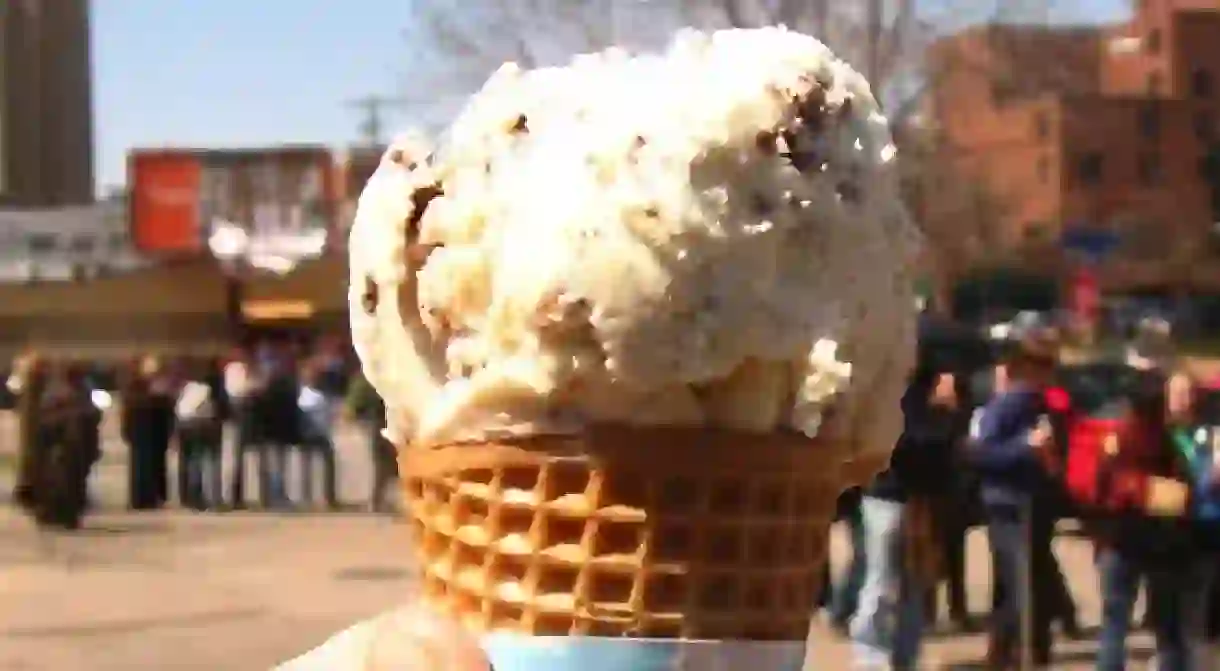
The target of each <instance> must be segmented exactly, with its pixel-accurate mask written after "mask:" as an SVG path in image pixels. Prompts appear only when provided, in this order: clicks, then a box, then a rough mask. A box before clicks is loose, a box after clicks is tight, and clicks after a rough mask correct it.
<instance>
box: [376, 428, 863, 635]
mask: <svg viewBox="0 0 1220 671" xmlns="http://www.w3.org/2000/svg"><path fill="white" fill-rule="evenodd" d="M845 452H846V448H843V447H841V446H836V445H826V444H817V443H815V442H814V441H811V440H810V439H809V438H807V437H805V436H802V435H799V434H795V433H777V434H770V435H758V434H744V433H736V432H718V431H713V430H702V429H700V430H691V429H667V428H635V427H622V426H612V427H607V426H602V427H593V428H590V429H589V430H587V431H586V432H584V433H583V434H581V435H579V436H533V437H529V438H524V439H518V440H512V441H500V442H494V441H491V442H485V443H469V444H461V445H451V446H445V447H440V448H431V449H417V448H407V449H402V450H400V453H399V461H400V467H401V471H402V473H403V486H404V488H405V493H406V497H407V501H408V504H409V513H408V514H409V516H410V519H411V522H412V525H413V530H414V533H415V545H416V552H417V555H418V557H417V559H418V560H419V565H420V567H421V569H422V573H423V575H422V596H423V598H424V599H425V600H426V601H427V602H429V603H430V604H431V605H432V606H434V607H437V608H439V609H440V610H442V611H444V612H447V613H448V614H450V615H453V616H455V617H457V618H458V619H460V620H461V621H462V622H463V623H464V624H465V625H466V626H468V627H470V628H472V629H474V630H477V631H493V630H501V631H502V630H508V631H516V632H520V633H526V634H532V635H538V636H547V635H560V636H566V635H590V636H630V637H643V638H670V639H672V638H684V639H741V640H773V641H804V640H805V639H806V637H807V634H808V630H809V625H810V619H811V617H812V614H813V604H814V600H815V598H816V596H817V593H818V590H819V589H820V588H821V577H822V573H821V569H822V567H823V565H824V562H825V561H826V553H827V544H828V529H829V525H830V523H831V522H832V520H833V517H834V514H835V502H836V499H837V496H838V494H839V492H840V491H842V490H843V489H844V488H846V487H849V486H852V485H853V484H856V483H857V482H859V481H862V480H864V479H867V478H866V475H868V476H871V474H872V473H871V472H867V471H872V472H875V470H876V469H877V468H879V467H883V466H884V461H883V460H881V461H879V460H876V459H871V460H867V459H866V460H863V461H859V460H852V459H851V458H850V455H849V454H846V453H845ZM866 472H867V473H866Z"/></svg>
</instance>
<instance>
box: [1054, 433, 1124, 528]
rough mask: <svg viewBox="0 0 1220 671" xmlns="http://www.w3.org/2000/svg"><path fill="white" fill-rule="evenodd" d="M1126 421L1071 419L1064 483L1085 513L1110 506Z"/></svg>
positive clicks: (1074, 500) (1073, 499)
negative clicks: (1114, 470)
mask: <svg viewBox="0 0 1220 671" xmlns="http://www.w3.org/2000/svg"><path fill="white" fill-rule="evenodd" d="M1124 424H1125V420H1124V419H1123V418H1116V417H1110V418H1092V417H1075V418H1072V419H1070V420H1069V425H1068V431H1067V435H1068V439H1067V440H1068V450H1067V464H1066V468H1065V471H1064V481H1065V482H1064V484H1065V485H1066V486H1067V491H1068V496H1069V497H1070V498H1071V499H1072V501H1073V502H1074V503H1075V504H1076V505H1077V506H1079V507H1080V508H1081V509H1082V510H1084V511H1090V510H1092V511H1101V510H1104V509H1106V508H1107V507H1109V499H1111V498H1112V497H1111V496H1110V494H1111V492H1109V491H1108V489H1109V487H1110V484H1111V480H1112V477H1111V475H1112V468H1113V460H1114V458H1115V457H1116V456H1117V455H1118V449H1119V435H1120V434H1121V433H1122V431H1123V428H1124V426H1123V425H1124Z"/></svg>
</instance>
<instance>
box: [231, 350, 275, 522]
mask: <svg viewBox="0 0 1220 671" xmlns="http://www.w3.org/2000/svg"><path fill="white" fill-rule="evenodd" d="M264 382H265V380H264V378H263V377H262V375H261V374H260V371H259V369H258V367H257V366H255V365H254V364H253V359H252V358H251V357H250V353H249V352H248V351H247V350H245V349H237V350H235V351H234V352H233V354H232V355H231V357H230V359H229V361H228V362H226V363H225V365H224V391H225V397H226V399H227V402H228V405H229V418H228V421H227V424H228V425H229V435H230V440H229V442H230V444H231V445H232V451H233V473H232V475H231V476H230V478H231V479H230V481H229V503H230V505H232V506H233V507H234V508H236V509H239V510H240V509H242V508H244V507H245V506H246V458H247V456H248V455H249V454H250V453H253V454H254V455H255V459H256V460H257V464H256V466H255V469H256V472H257V473H258V481H259V486H260V489H263V490H265V489H266V487H267V473H266V464H265V463H264V462H263V459H262V455H261V452H260V450H259V447H260V445H261V444H262V442H263V441H262V439H261V438H260V436H259V433H258V415H257V412H256V411H257V403H256V401H257V399H258V396H259V395H260V394H261V393H262V388H263V386H264Z"/></svg>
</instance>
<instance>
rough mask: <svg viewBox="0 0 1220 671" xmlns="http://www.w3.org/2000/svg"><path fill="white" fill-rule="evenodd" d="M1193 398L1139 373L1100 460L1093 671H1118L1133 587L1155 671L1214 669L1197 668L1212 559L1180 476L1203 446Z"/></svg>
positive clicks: (1186, 388) (1204, 471) (1175, 384)
mask: <svg viewBox="0 0 1220 671" xmlns="http://www.w3.org/2000/svg"><path fill="white" fill-rule="evenodd" d="M1193 393H1194V392H1193V385H1192V384H1191V383H1190V381H1189V378H1186V377H1185V376H1181V375H1175V376H1172V377H1171V378H1170V379H1169V380H1166V379H1165V377H1164V376H1163V375H1160V374H1159V373H1158V372H1157V371H1154V370H1146V371H1145V372H1144V375H1143V376H1142V379H1141V381H1140V384H1139V385H1138V387H1137V389H1136V390H1135V392H1134V394H1133V396H1134V398H1133V399H1132V400H1131V403H1130V409H1129V410H1128V413H1127V417H1126V419H1125V421H1124V422H1123V425H1122V427H1121V428H1120V429H1119V430H1118V431H1117V432H1116V433H1115V434H1114V435H1112V436H1111V437H1110V438H1109V440H1110V444H1108V445H1107V446H1106V449H1105V451H1104V452H1105V455H1106V457H1105V459H1106V461H1105V463H1104V465H1103V466H1102V467H1101V468H1103V469H1104V471H1105V473H1106V475H1105V487H1104V491H1105V493H1106V496H1105V498H1104V499H1103V500H1102V501H1100V502H1099V506H1098V507H1099V509H1100V510H1101V511H1103V512H1104V514H1098V515H1095V516H1094V519H1092V520H1091V521H1090V525H1089V526H1090V531H1091V534H1092V536H1093V538H1094V541H1095V544H1096V548H1097V552H1096V563H1097V568H1098V573H1099V576H1100V582H1101V595H1102V624H1101V633H1100V635H1099V636H1098V654H1097V669H1098V671H1123V669H1125V668H1126V658H1127V654H1126V646H1125V644H1126V638H1127V634H1128V632H1129V629H1130V624H1131V616H1132V614H1133V611H1134V608H1135V601H1136V599H1137V597H1138V595H1139V591H1140V586H1141V583H1143V584H1144V585H1145V586H1146V594H1147V600H1148V607H1147V619H1148V624H1149V626H1150V627H1151V628H1152V630H1153V633H1154V635H1155V637H1156V647H1157V661H1158V666H1157V668H1159V669H1164V670H1165V671H1203V670H1204V669H1210V668H1213V666H1212V665H1210V664H1208V663H1207V662H1206V661H1205V656H1206V645H1205V638H1206V637H1205V631H1204V620H1205V618H1204V615H1205V607H1206V593H1207V589H1208V586H1209V585H1210V582H1211V578H1212V576H1213V575H1214V571H1215V567H1214V566H1213V559H1214V558H1213V557H1212V556H1210V555H1208V554H1207V553H1204V552H1201V551H1200V550H1201V549H1203V548H1201V546H1200V545H1199V544H1198V541H1199V540H1201V539H1200V538H1196V537H1195V536H1194V535H1193V533H1192V532H1193V528H1192V524H1191V523H1190V521H1189V520H1188V519H1187V517H1186V515H1187V512H1188V511H1187V507H1188V506H1189V505H1190V502H1191V498H1192V497H1191V493H1190V491H1189V490H1190V484H1189V483H1188V482H1187V480H1188V479H1189V478H1181V473H1182V469H1183V467H1185V470H1187V471H1188V472H1189V469H1190V468H1191V467H1192V463H1193V465H1194V466H1204V464H1202V463H1200V462H1199V461H1198V460H1199V459H1200V458H1202V457H1203V449H1202V448H1203V447H1204V443H1205V442H1206V440H1205V438H1204V437H1202V436H1199V435H1198V433H1199V429H1201V428H1202V427H1197V426H1194V425H1193V424H1194V418H1193V405H1194V401H1193ZM1197 477H1198V480H1199V488H1200V490H1206V489H1210V488H1211V486H1212V483H1211V479H1212V473H1211V465H1210V463H1208V464H1206V465H1205V466H1204V468H1201V470H1200V472H1199V473H1198V474H1197ZM1198 493H1199V494H1204V493H1205V492H1204V491H1200V492H1198ZM1213 531H1214V529H1213ZM1207 540H1210V539H1207Z"/></svg>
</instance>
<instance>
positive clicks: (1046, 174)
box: [1037, 156, 1051, 184]
mask: <svg viewBox="0 0 1220 671" xmlns="http://www.w3.org/2000/svg"><path fill="white" fill-rule="evenodd" d="M1037 168H1038V181H1039V182H1041V183H1042V184H1046V183H1047V182H1048V181H1050V178H1051V162H1050V159H1048V158H1047V157H1045V156H1042V157H1040V158H1039V159H1038V166H1037Z"/></svg>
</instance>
